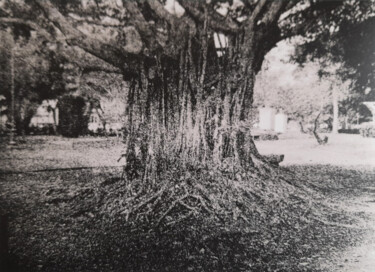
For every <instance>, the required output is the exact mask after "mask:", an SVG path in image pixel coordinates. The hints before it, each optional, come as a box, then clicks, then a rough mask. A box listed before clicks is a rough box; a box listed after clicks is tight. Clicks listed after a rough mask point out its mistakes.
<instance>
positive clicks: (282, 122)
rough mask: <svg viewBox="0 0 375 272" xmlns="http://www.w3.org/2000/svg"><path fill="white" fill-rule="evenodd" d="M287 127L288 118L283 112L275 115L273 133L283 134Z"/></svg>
mask: <svg viewBox="0 0 375 272" xmlns="http://www.w3.org/2000/svg"><path fill="white" fill-rule="evenodd" d="M287 125H288V116H287V115H286V114H285V113H283V112H281V111H280V112H278V113H277V114H276V115H275V132H278V133H285V132H286V130H287Z"/></svg>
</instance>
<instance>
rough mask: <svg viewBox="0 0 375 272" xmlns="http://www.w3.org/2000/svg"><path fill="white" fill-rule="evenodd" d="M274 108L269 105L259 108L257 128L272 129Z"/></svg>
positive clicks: (273, 125)
mask: <svg viewBox="0 0 375 272" xmlns="http://www.w3.org/2000/svg"><path fill="white" fill-rule="evenodd" d="M275 113H276V110H275V109H274V108H270V107H263V108H259V128H260V129H263V130H274V128H275Z"/></svg>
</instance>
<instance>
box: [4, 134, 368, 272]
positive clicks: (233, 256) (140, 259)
mask: <svg viewBox="0 0 375 272" xmlns="http://www.w3.org/2000/svg"><path fill="white" fill-rule="evenodd" d="M47 142H48V141H47ZM81 144H82V143H81ZM43 145H46V141H44V142H42V143H39V144H33V146H32V147H30V146H27V145H25V146H24V147H22V148H20V149H17V150H14V151H9V150H4V149H3V151H4V154H6V155H7V156H8V157H5V159H4V157H3V161H2V162H1V163H2V165H0V166H1V170H2V173H0V212H1V213H2V214H8V216H9V246H10V254H9V256H8V258H7V260H6V263H5V264H4V263H3V264H2V265H3V267H1V268H0V271H343V270H345V269H346V268H347V267H350V264H353V263H357V262H359V260H360V257H358V258H357V256H352V257H353V258H348V257H347V253H348V252H349V253H350V252H351V251H350V250H351V249H353V248H354V249H355V248H357V247H359V246H361V245H362V244H363V239H365V238H366V237H368V235H369V233H371V232H373V229H371V226H370V224H369V223H371V222H373V221H372V219H373V218H371V215H370V214H369V213H368V212H367V211H368V209H369V208H370V209H371V207H372V206H371V205H372V203H373V202H375V186H374V182H375V169H374V167H371V166H368V165H367V166H359V165H357V166H348V165H346V166H344V167H343V166H334V165H322V164H316V163H315V164H304V165H288V166H284V167H285V168H286V169H287V170H289V171H294V172H295V173H297V174H296V176H295V178H296V179H297V180H298V181H299V182H301V183H305V184H308V186H309V188H311V189H313V190H315V191H317V193H318V194H317V195H319V196H320V197H321V199H320V200H319V201H320V202H322V203H323V202H324V205H326V207H327V208H326V209H325V210H322V211H323V212H325V213H327V214H328V216H327V215H325V216H324V217H319V216H310V215H309V214H310V211H309V208H307V209H305V210H304V211H298V210H293V207H296V206H293V205H294V204H293V203H291V204H290V208H286V209H284V210H282V209H281V210H280V209H279V210H277V212H276V210H273V209H271V208H270V209H268V210H265V212H264V214H263V215H262V220H261V221H259V222H261V223H259V224H251V228H250V227H249V228H246V227H244V228H242V229H241V231H238V230H236V229H233V228H231V227H230V226H231V224H230V222H221V223H220V226H212V225H209V222H210V221H208V220H205V218H199V217H194V220H193V219H192V220H190V221H185V222H184V223H183V224H180V225H178V227H175V228H170V229H166V230H165V229H164V230H163V231H162V232H158V230H143V229H138V228H137V227H136V226H133V227H132V228H124V226H125V225H126V224H127V222H126V218H125V216H124V215H121V214H108V213H105V212H103V211H105V207H104V208H103V206H105V205H109V204H108V203H110V201H108V200H110V199H111V197H113V199H118V195H116V194H121V192H122V189H121V188H122V187H123V186H122V181H121V180H119V179H118V177H119V176H120V175H121V168H119V167H117V166H113V167H110V166H104V167H100V166H97V165H90V167H91V168H87V169H73V170H66V169H64V170H56V169H55V170H48V171H40V172H28V171H30V169H34V168H36V167H34V168H33V166H32V165H30V163H27V162H29V161H28V160H27V158H30V157H32V160H31V161H34V162H35V161H36V162H35V165H37V166H38V167H40V166H43V160H44V159H45V156H47V155H49V154H50V153H49V152H48V148H47V150H44V148H45V147H44V146H43ZM113 146H114V144H110V147H111V148H112V149H113V150H117V149H118V148H117V149H116V148H113ZM78 147H79V146H78ZM56 149H57V150H59V147H56ZM85 149H86V150H87V149H89V150H90V152H94V150H95V149H96V150H98V153H97V154H101V152H104V151H103V149H106V150H108V146H107V144H103V143H100V144H98V143H95V144H94V145H93V144H90V145H88V147H85ZM109 149H110V148H109ZM35 150H44V151H43V152H44V153H42V152H39V154H47V155H44V157H43V156H41V157H40V158H39V159H37V158H36V156H37V155H36V154H35ZM61 150H63V148H61ZM66 150H68V151H69V148H66ZM71 150H73V148H72V149H71ZM82 150H83V148H82ZM50 151H51V150H50ZM14 154H16V155H14ZM71 154H73V155H74V154H76V153H75V151H74V152H73V151H72V152H71ZM90 154H94V153H90ZM21 155H23V156H21ZM73 155H72V156H73ZM16 156H18V157H16ZM74 156H75V155H74ZM77 156H78V155H77ZM62 157H63V158H65V156H62ZM83 157H84V156H83ZM107 157H108V158H110V157H111V155H108V156H107ZM107 157H106V158H107ZM14 158H19V161H23V162H24V163H25V165H24V166H22V164H17V168H16V169H14V171H13V173H12V169H10V167H9V165H10V164H11V163H15V159H14ZM56 158H58V156H56ZM77 158H81V157H79V156H78V157H77ZM99 158H100V156H99ZM116 160H117V158H114V161H116ZM98 161H100V159H99V160H98ZM79 162H80V163H81V164H79V165H80V167H81V166H83V165H84V163H83V159H82V160H80V161H79ZM108 164H109V163H108ZM54 165H56V166H66V165H67V166H70V165H69V161H66V162H65V161H62V162H61V165H59V163H58V161H57V162H56V163H55V164H54ZM54 168H57V167H54ZM40 170H43V169H40ZM15 172H17V173H15ZM112 195H113V196H112ZM296 202H298V200H296ZM311 205H313V204H311ZM358 205H362V206H358ZM353 207H356V208H353ZM358 207H363V209H361V208H358ZM366 208H367V210H366ZM255 212H256V211H255ZM295 214H298V217H296V216H294V215H295ZM366 223H367V224H366ZM226 226H228V227H226ZM345 254H346V255H345ZM348 271H355V270H354V269H353V270H348ZM358 271H371V270H358Z"/></svg>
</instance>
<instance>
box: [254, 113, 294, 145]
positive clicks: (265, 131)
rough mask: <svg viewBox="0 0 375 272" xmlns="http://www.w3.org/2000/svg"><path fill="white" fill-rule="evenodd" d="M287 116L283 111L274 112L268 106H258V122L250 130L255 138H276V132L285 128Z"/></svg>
mask: <svg viewBox="0 0 375 272" xmlns="http://www.w3.org/2000/svg"><path fill="white" fill-rule="evenodd" d="M287 123H288V116H287V115H286V114H284V113H283V112H281V111H280V112H278V113H276V109H274V108H270V107H261V108H259V123H258V124H257V125H256V126H255V128H254V129H253V130H252V135H253V137H254V139H255V140H257V139H259V140H278V134H280V133H285V132H286V130H287Z"/></svg>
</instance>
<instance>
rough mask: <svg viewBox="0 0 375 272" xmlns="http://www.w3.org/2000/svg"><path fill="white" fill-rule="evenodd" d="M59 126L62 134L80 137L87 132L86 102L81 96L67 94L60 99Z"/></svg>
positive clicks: (58, 105)
mask: <svg viewBox="0 0 375 272" xmlns="http://www.w3.org/2000/svg"><path fill="white" fill-rule="evenodd" d="M57 107H58V109H59V127H58V130H59V132H60V133H61V135H63V136H65V137H78V136H79V135H84V134H86V132H87V124H88V116H87V112H86V102H85V100H84V99H83V98H82V97H80V96H72V95H67V96H63V97H61V98H60V99H59V102H58V104H57Z"/></svg>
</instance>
